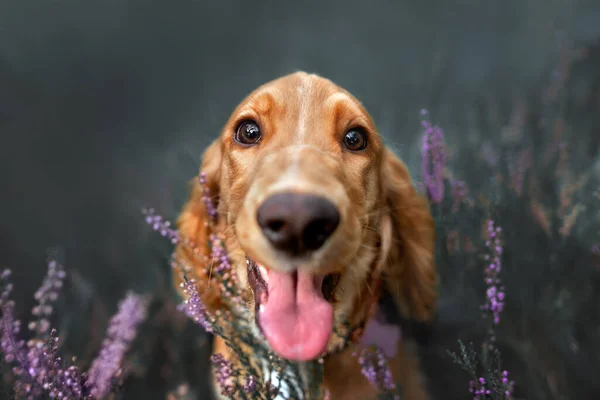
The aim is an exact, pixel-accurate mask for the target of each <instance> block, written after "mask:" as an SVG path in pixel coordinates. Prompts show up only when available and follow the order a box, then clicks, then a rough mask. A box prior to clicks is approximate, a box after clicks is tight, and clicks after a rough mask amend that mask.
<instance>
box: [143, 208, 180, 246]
mask: <svg viewBox="0 0 600 400" xmlns="http://www.w3.org/2000/svg"><path fill="white" fill-rule="evenodd" d="M142 214H144V215H145V216H146V223H147V224H148V225H150V226H151V227H152V229H153V230H155V231H157V232H159V233H160V234H161V236H164V237H166V238H168V239H169V240H170V241H171V243H173V244H177V243H178V242H179V232H177V230H176V229H173V228H172V227H171V222H170V221H167V220H165V219H164V218H163V217H162V216H160V215H158V214H156V210H154V208H144V209H142Z"/></svg>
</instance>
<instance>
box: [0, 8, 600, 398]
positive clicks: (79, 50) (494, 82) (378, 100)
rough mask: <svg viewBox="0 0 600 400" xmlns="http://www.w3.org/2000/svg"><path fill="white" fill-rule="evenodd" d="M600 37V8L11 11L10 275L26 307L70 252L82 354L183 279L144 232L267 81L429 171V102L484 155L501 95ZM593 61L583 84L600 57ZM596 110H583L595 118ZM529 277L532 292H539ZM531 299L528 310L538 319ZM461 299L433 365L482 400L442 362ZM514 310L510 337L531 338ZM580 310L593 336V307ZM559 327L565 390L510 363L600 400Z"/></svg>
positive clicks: (0, 63)
mask: <svg viewBox="0 0 600 400" xmlns="http://www.w3.org/2000/svg"><path fill="white" fill-rule="evenodd" d="M598 37H600V2H598V1H592V0H588V1H583V0H582V1H567V0H562V1H561V0H510V1H491V0H479V1H476V0H456V1H441V0H436V1H432V0H429V1H408V0H403V1H395V2H392V1H390V2H385V1H371V0H364V1H356V0H344V1H335V2H325V1H323V2H287V1H277V2H276V1H272V2H271V1H236V2H234V1H220V2H202V1H198V0H178V1H163V2H158V1H141V0H129V1H125V0H103V1H93V0H87V1H74V0H61V1H58V0H45V1H41V0H19V1H10V0H2V1H0V187H1V191H0V193H1V194H0V265H5V266H10V267H11V268H12V269H13V270H14V280H15V284H16V286H17V288H18V289H17V290H16V292H15V295H16V297H17V300H18V301H19V303H18V304H19V305H18V308H19V310H20V311H22V312H23V313H25V312H26V311H27V310H28V307H29V306H30V305H31V304H32V303H31V300H29V299H30V297H31V294H32V293H33V290H34V289H35V288H36V287H37V286H38V285H39V283H40V282H41V279H42V277H43V274H44V270H45V265H44V259H45V254H46V249H47V248H48V247H50V246H60V247H61V248H62V249H63V252H64V258H65V261H66V265H67V267H68V269H69V271H70V274H71V276H72V277H74V280H75V282H76V283H73V287H74V288H75V289H74V290H73V293H74V294H73V293H72V294H71V295H69V296H67V300H66V304H64V307H65V311H64V316H65V317H64V318H63V321H62V325H63V326H65V329H67V328H66V327H67V326H69V324H71V325H70V327H69V328H68V332H69V336H68V338H67V341H68V342H69V341H70V342H69V343H71V345H72V347H73V348H75V349H79V348H80V347H81V346H83V344H84V343H85V340H86V339H85V337H87V336H86V335H88V333H89V331H98V332H102V330H103V329H104V325H103V324H104V323H105V322H106V315H105V314H106V313H108V314H110V313H112V312H113V311H114V309H115V308H114V307H115V302H116V301H117V300H118V299H119V298H120V297H122V296H123V295H124V293H125V291H126V290H127V289H129V288H133V289H135V290H138V291H148V292H149V291H153V290H155V289H156V288H157V287H168V281H167V279H168V271H167V266H166V260H165V257H166V256H167V255H168V246H167V245H166V244H165V243H164V242H162V241H161V240H160V239H159V238H157V237H156V236H155V235H153V234H152V233H151V232H150V231H149V229H148V228H147V226H145V225H144V222H143V218H142V217H141V215H140V214H139V210H140V208H141V207H142V206H144V205H151V206H154V207H156V208H157V209H158V210H159V211H160V212H161V213H163V214H164V215H165V216H166V217H167V218H171V219H172V218H174V217H175V216H176V213H177V211H178V209H179V207H180V206H181V204H182V202H183V201H184V198H185V194H186V190H187V189H186V183H187V181H188V180H189V179H190V178H191V177H192V176H193V175H194V174H195V172H196V171H197V167H198V163H199V156H200V154H201V152H202V151H203V149H204V148H205V147H206V145H207V144H208V143H209V141H210V140H212V139H213V138H214V137H216V135H217V134H218V132H219V130H220V128H221V126H222V124H223V123H224V122H225V120H226V119H227V117H228V115H229V113H230V112H231V111H232V109H233V108H234V107H235V106H236V105H237V103H238V102H239V101H240V100H241V99H242V98H243V97H244V96H245V95H246V94H247V93H248V92H249V91H251V90H252V89H254V88H255V87H256V86H258V85H259V84H262V83H264V82H265V81H268V80H271V79H273V78H276V77H278V76H280V75H283V74H286V73H289V72H293V71H295V70H299V69H301V70H306V71H309V72H316V73H319V74H321V75H324V76H326V77H328V78H330V79H332V80H333V81H335V82H336V83H339V84H340V85H342V86H344V87H345V88H347V89H348V90H350V91H351V92H352V93H354V94H355V95H356V96H357V97H358V98H359V99H360V100H361V101H363V103H364V104H365V106H366V107H367V109H368V110H369V111H370V112H371V113H372V115H373V117H374V119H375V121H376V123H377V124H378V127H379V129H380V131H381V133H382V134H383V135H384V137H385V138H386V139H387V142H388V143H389V144H390V145H391V146H392V147H393V148H394V149H395V150H396V151H397V152H398V154H399V155H401V156H402V157H403V158H404V160H406V161H407V163H409V165H410V166H411V168H412V169H413V171H414V173H415V175H416V176H418V174H419V171H418V166H419V151H418V143H417V141H418V139H419V134H420V130H419V115H418V113H419V110H420V109H421V108H424V107H425V108H428V109H429V110H430V111H431V113H432V115H434V116H435V118H436V121H437V122H438V123H440V124H441V125H442V126H443V127H444V128H445V129H446V132H447V137H448V141H449V142H451V143H452V145H453V146H456V147H457V148H458V149H460V151H461V152H463V153H461V154H472V153H476V152H478V151H479V148H478V147H475V146H474V145H473V143H480V140H479V139H481V138H486V137H492V136H493V135H498V132H497V131H491V130H490V131H477V132H475V133H473V130H472V129H471V130H470V129H467V126H468V124H469V123H468V121H469V118H470V117H469V115H471V116H472V114H470V113H472V112H475V113H477V112H480V111H478V110H481V107H479V105H481V104H482V102H483V101H484V99H486V98H489V97H493V98H495V99H497V101H498V102H499V103H500V104H501V105H502V104H503V105H509V106H510V104H511V101H512V99H513V98H514V97H515V96H528V95H529V94H530V93H532V92H535V91H536V90H538V89H539V88H540V87H541V86H542V85H543V84H544V82H546V81H547V80H548V78H549V77H550V76H551V71H552V68H553V67H554V65H555V64H556V60H557V56H558V50H559V46H558V43H559V40H561V38H563V39H566V40H568V41H569V42H571V43H574V44H576V45H587V44H591V43H593V42H594V41H596V40H597V38H598ZM586 68H587V69H585V71H584V72H585V73H586V74H587V75H585V76H586V78H585V79H587V77H588V76H592V77H593V76H594V74H593V72H594V70H595V69H600V63H597V62H596V63H595V64H593V63H592V64H591V65H588V66H586ZM582 74H583V72H582ZM595 79H597V75H596V78H595ZM583 82H584V83H583V85H586V84H588V81H586V80H584V81H583ZM595 82H597V80H596V81H595ZM596 90H597V89H596ZM598 110H599V109H598V106H596V108H595V109H593V108H591V109H585V110H582V111H581V114H580V118H581V119H582V120H585V119H586V118H588V119H589V118H592V117H593V115H596V114H597V113H598V112H599V111H598ZM508 111H510V109H508ZM506 115H508V114H506ZM578 115H579V114H578ZM595 127H596V128H595V130H594V129H592V128H590V127H589V126H588V127H587V128H586V129H582V130H581V133H580V135H579V136H577V137H575V138H574V139H573V140H581V141H582V142H584V143H585V151H584V150H582V154H581V156H580V157H579V156H578V157H579V160H580V162H583V163H589V165H590V167H591V165H592V164H591V162H592V161H593V160H597V156H598V153H597V144H598V139H596V138H597V137H599V136H600V131H599V130H598V125H597V124H596V125H595ZM594 132H595V135H596V136H595V137H594V136H592V135H594ZM473 135H475V139H474V136H473ZM477 138H479V139H477ZM594 143H595V146H596V147H594V146H591V145H590V144H594ZM576 158H577V157H576ZM455 167H456V169H457V171H458V172H460V173H462V175H463V176H465V177H468V176H477V174H478V171H476V170H473V169H472V168H470V166H469V165H465V164H464V163H463V164H461V163H460V162H457V163H456V165H455ZM479 178H480V177H479ZM474 189H475V190H476V189H477V188H474ZM524 240H525V241H526V240H528V239H527V238H526V239H524ZM532 240H533V239H532ZM588 241H592V239H591V238H585V237H584V238H578V239H577V242H576V243H575V244H574V246H575V247H574V249H575V250H572V251H582V252H583V251H585V249H589V245H590V243H588ZM578 246H580V248H581V249H584V250H581V249H580V250H577V249H578V248H579V247H578ZM542 251H543V250H542ZM518 268H520V269H523V268H540V271H543V268H544V266H536V265H535V263H531V265H520V266H519V267H518ZM573 268H576V266H575V265H574V266H573ZM574 271H576V269H574ZM573 273H574V274H577V272H573ZM534 275H535V274H534ZM535 276H537V277H538V278H540V279H543V277H544V276H545V275H544V273H543V272H541V273H540V274H537V275H535ZM475 278H476V276H475V277H474V278H473V279H475ZM515 279H516V278H515ZM521 283H523V282H521ZM525 283H527V282H525ZM525 283H524V284H523V285H522V286H519V287H518V290H517V289H515V290H516V292H515V294H516V296H520V295H521V294H522V295H523V299H525V298H526V297H527V285H525ZM527 284H530V285H533V286H535V285H537V283H536V282H535V281H531V282H529V283H527ZM448 292H451V290H448ZM465 293H467V292H465ZM467 296H468V294H467ZM513 298H514V297H513ZM69 299H70V300H69ZM82 299H84V300H85V301H82ZM523 299H520V300H522V301H519V297H517V298H516V300H515V301H514V303H513V307H514V308H516V309H518V308H519V307H525V308H526V307H527V302H526V301H525V300H523ZM480 300H481V299H480V298H472V299H471V300H469V299H468V298H467V300H465V301H466V302H467V303H469V304H477V302H480ZM86 301H89V302H95V303H98V304H102V305H103V306H102V307H105V308H104V310H105V312H104V314H102V315H104V317H103V318H104V319H102V318H100V317H98V318H100V319H98V320H97V321H96V322H97V323H98V324H99V325H94V326H93V327H92V328H90V329H88V328H87V325H86V328H85V329H84V328H83V326H78V325H75V327H73V324H75V322H73V321H77V318H79V317H75V315H78V313H81V312H82V310H87V309H86V308H85V307H87V304H88V303H87V302H86ZM454 303H455V299H454V298H453V296H450V295H447V296H445V297H443V298H442V302H441V309H440V317H439V318H440V322H439V329H438V336H437V339H436V340H437V342H436V345H435V348H436V349H437V350H439V351H438V352H437V353H436V354H438V355H439V357H437V358H436V356H432V357H431V359H430V361H428V370H429V371H430V373H429V375H430V380H431V384H432V386H433V387H434V388H435V393H436V396H437V397H436V398H442V397H440V396H442V395H446V397H444V398H446V399H458V398H467V397H468V396H466V395H467V394H468V393H466V392H465V388H466V386H467V383H466V382H467V377H466V376H465V375H463V374H461V373H460V372H459V371H458V369H457V367H456V366H452V365H451V363H450V362H448V360H446V361H440V360H441V359H442V358H444V357H443V351H442V350H443V348H444V346H445V347H452V346H454V343H455V341H456V339H457V338H460V337H468V336H469V335H470V334H471V333H470V332H471V330H472V329H473V324H474V323H473V322H472V321H473V316H474V315H475V314H476V313H473V312H472V311H473V310H470V311H469V313H467V312H464V311H463V310H464V308H463V307H462V306H461V307H459V306H456V305H455V304H454ZM598 304H600V302H599V303H598ZM73 306H81V307H80V308H81V309H77V307H73ZM82 307H83V308H82ZM73 309H75V310H76V311H72V310H73ZM592 309H593V307H592V308H590V310H592ZM69 310H71V311H69ZM77 310H79V311H77ZM86 313H87V311H85V312H84V314H86ZM535 313H536V311H535V309H533V310H531V313H530V314H528V315H535ZM467 314H468V315H467ZM86 315H88V316H89V315H91V314H86ZM515 315H516V314H515ZM519 315H520V314H519ZM475 317H476V315H475ZM94 318H95V317H92V318H91V319H94ZM506 318H507V319H508V320H510V318H511V314H508V315H507V316H506ZM516 318H517V317H514V318H513V319H512V322H511V323H509V325H511V326H513V327H515V326H516V327H517V328H514V329H519V328H518V327H519V326H521V325H520V324H521V323H522V321H519V320H517V319H516ZM520 318H522V317H520ZM572 318H576V317H575V316H572ZM578 318H580V319H581V318H583V319H582V320H581V321H583V322H581V323H583V324H584V326H586V325H585V323H586V321H587V319H586V318H587V315H583V316H579V317H578ZM98 321H99V322H98ZM544 321H545V320H544ZM544 321H540V322H539V323H538V324H537V325H536V326H537V329H538V330H539V332H536V333H535V335H537V336H532V343H533V344H532V345H533V346H534V347H535V344H536V343H539V342H540V341H542V339H541V338H543V340H546V341H548V342H551V343H552V344H549V345H548V346H547V347H545V348H544V349H545V350H541V353H540V354H542V353H543V354H546V355H550V354H552V355H553V357H555V358H556V360H554V361H553V362H554V364H557V365H559V366H560V368H559V367H557V369H556V371H558V372H556V371H555V372H556V374H558V375H560V377H561V379H562V380H561V379H558V380H559V381H560V382H562V383H560V384H559V389H557V390H558V392H556V391H554V392H553V391H552V390H551V389H549V387H550V386H551V384H549V383H548V380H545V377H547V375H544V374H545V372H544V371H545V370H544V368H545V367H544V365H546V364H544V363H545V361H543V360H542V361H540V360H538V359H536V360H534V361H532V360H531V359H530V358H527V357H524V358H522V359H519V354H518V353H519V350H514V352H515V353H517V355H514V356H509V358H513V359H519V360H518V361H515V362H516V364H515V366H514V368H516V369H517V372H519V371H520V372H519V373H521V374H523V375H522V376H515V379H516V380H517V382H518V386H520V387H521V390H523V392H521V395H522V396H526V397H527V398H530V399H547V398H573V399H574V398H589V399H592V398H596V397H597V396H598V394H599V393H600V387H599V381H598V379H597V371H598V370H599V369H598V368H597V367H598V361H597V358H598V357H597V356H596V357H594V356H593V354H592V352H593V351H594V350H596V352H595V354H600V352H599V351H600V346H598V345H597V344H596V345H595V346H592V347H588V348H587V349H582V350H581V351H582V352H584V353H585V352H590V354H589V355H587V356H586V358H581V357H582V356H581V353H577V354H574V353H573V352H569V351H568V349H567V350H564V351H563V347H565V346H566V345H563V344H562V342H561V340H562V337H563V336H560V337H559V336H557V335H558V333H557V328H552V329H550V327H549V325H548V324H547V321H546V322H544ZM569 321H570V322H568V323H569V324H571V322H572V321H573V319H571V320H569ZM594 321H595V320H594ZM523 326H524V325H523ZM589 326H590V328H589V329H598V328H597V325H595V324H592V323H591V322H590V325H589ZM522 329H525V328H522ZM527 329H530V328H527ZM594 332H597V331H594ZM465 335H466V336H465ZM531 335H534V333H533V332H532V333H531ZM192 336H193V335H192ZM554 336H556V337H554ZM597 337H598V336H594V338H597ZM538 339H539V340H538ZM555 342H556V343H555ZM78 346H79V347H78ZM566 347H568V346H566ZM440 349H442V350H440ZM437 350H436V351H437ZM192 351H193V350H185V351H184V353H185V354H188V355H189V353H190V352H192ZM203 355H204V356H205V354H204V353H201V356H200V358H201V357H202V356H203ZM189 357H192V356H191V355H190V356H189ZM539 357H542V356H539ZM548 357H550V356H548ZM542 358H543V357H542ZM594 362H595V364H594ZM540 363H541V364H540ZM554 364H553V365H554ZM153 365H154V364H153ZM507 367H508V368H511V366H510V365H507ZM594 368H595V371H596V372H593V371H594ZM192 369H193V367H192ZM553 371H554V370H553ZM195 372H196V373H197V374H198V375H202V374H204V372H203V371H202V370H196V371H195ZM517 372H515V373H517ZM188 373H190V372H189V371H188ZM191 373H192V374H193V373H194V372H191ZM536 374H537V375H536ZM534 375H535V376H538V375H540V376H541V377H539V376H538V378H536V379H537V380H535V379H534V378H532V376H534ZM149 376H150V378H148V379H146V381H143V378H140V379H142V380H138V381H136V382H137V383H136V382H134V383H132V387H135V390H134V389H132V391H131V392H130V393H135V395H134V394H130V395H129V396H125V398H132V397H134V398H147V399H150V398H164V392H162V391H163V390H164V388H165V387H166V386H167V385H173V384H175V383H177V382H176V381H177V378H176V377H173V376H172V377H171V378H169V379H170V381H169V382H164V381H162V380H161V379H160V378H157V376H159V374H158V373H155V374H154V375H152V374H150V375H149ZM190 376H193V375H188V377H187V378H185V379H186V380H189V379H194V378H190ZM198 390H199V391H200V393H202V392H203V390H204V389H203V388H199V389H198ZM575 391H577V392H575ZM556 393H559V394H561V393H562V396H563V397H560V396H559V395H556ZM576 393H577V396H576V395H575V394H576ZM459 396H462V397H459ZM564 396H566V397H564ZM582 396H583V397H582ZM201 398H203V396H201Z"/></svg>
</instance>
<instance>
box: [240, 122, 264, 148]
mask: <svg viewBox="0 0 600 400" xmlns="http://www.w3.org/2000/svg"><path fill="white" fill-rule="evenodd" d="M260 138H261V133H260V128H259V127H258V124H257V123H256V122H254V121H244V122H242V123H241V124H240V125H239V126H238V128H237V131H236V132H235V136H234V139H235V140H236V142H238V143H241V144H245V145H253V144H256V143H258V141H259V140H260Z"/></svg>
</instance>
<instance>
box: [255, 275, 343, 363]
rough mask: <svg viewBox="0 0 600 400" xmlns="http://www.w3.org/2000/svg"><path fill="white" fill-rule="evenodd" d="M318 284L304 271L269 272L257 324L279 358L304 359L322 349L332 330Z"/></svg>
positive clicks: (328, 307) (330, 310)
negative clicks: (265, 298) (265, 292)
mask: <svg viewBox="0 0 600 400" xmlns="http://www.w3.org/2000/svg"><path fill="white" fill-rule="evenodd" d="M321 283H322V279H319V280H318V281H317V280H316V279H315V277H314V276H313V275H311V274H308V273H306V272H300V271H298V272H297V274H294V273H285V272H278V271H274V270H270V271H269V278H268V284H267V286H268V288H269V297H268V300H267V301H266V303H265V304H261V307H260V309H259V313H258V323H259V325H260V327H261V329H262V332H263V334H264V335H265V337H266V338H267V340H268V342H269V344H270V345H271V347H272V348H273V350H274V351H275V352H276V353H277V354H279V355H280V356H281V357H283V358H287V359H289V360H296V361H306V360H311V359H314V358H316V357H318V356H319V355H320V354H321V353H322V352H323V351H325V347H326V346H327V342H328V341H329V337H330V336H331V332H332V330H333V308H332V307H331V304H329V303H328V302H327V301H326V300H325V299H324V298H323V295H322V293H321Z"/></svg>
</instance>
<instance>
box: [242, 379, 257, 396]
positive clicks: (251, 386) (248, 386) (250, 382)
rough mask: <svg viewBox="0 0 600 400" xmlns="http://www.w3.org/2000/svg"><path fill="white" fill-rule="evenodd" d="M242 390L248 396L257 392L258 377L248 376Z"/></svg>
mask: <svg viewBox="0 0 600 400" xmlns="http://www.w3.org/2000/svg"><path fill="white" fill-rule="evenodd" d="M242 390H243V391H244V392H245V393H248V394H251V393H254V392H256V377H254V375H248V376H246V383H245V384H244V386H243V387H242Z"/></svg>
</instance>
